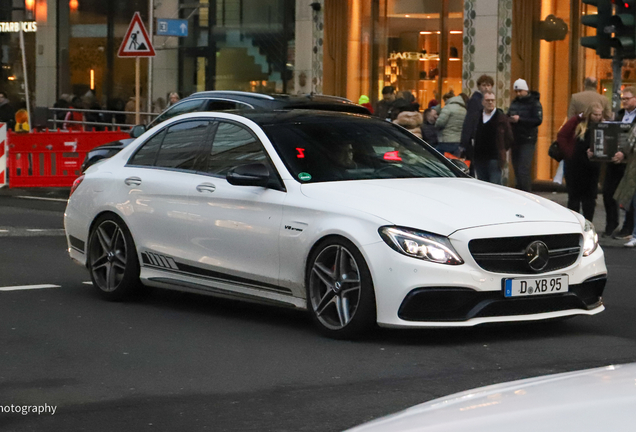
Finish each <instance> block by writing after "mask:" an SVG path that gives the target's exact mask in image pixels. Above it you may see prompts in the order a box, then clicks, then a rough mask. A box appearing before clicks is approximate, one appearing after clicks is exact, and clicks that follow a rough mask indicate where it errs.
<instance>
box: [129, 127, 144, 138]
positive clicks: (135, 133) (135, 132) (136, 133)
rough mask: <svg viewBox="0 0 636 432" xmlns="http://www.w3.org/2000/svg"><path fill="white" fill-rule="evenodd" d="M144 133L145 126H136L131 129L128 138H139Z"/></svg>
mask: <svg viewBox="0 0 636 432" xmlns="http://www.w3.org/2000/svg"><path fill="white" fill-rule="evenodd" d="M144 132H146V126H145V125H137V126H135V127H133V128H132V129H131V130H130V137H131V138H139V137H140V136H142V135H143V134H144Z"/></svg>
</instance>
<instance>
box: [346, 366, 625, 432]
mask: <svg viewBox="0 0 636 432" xmlns="http://www.w3.org/2000/svg"><path fill="white" fill-rule="evenodd" d="M634 379H636V364H634V363H631V364H627V365H617V366H607V367H603V368H595V369H587V370H582V371H576V372H567V373H562V374H556V375H547V376H543V377H537V378H530V379H525V380H520V381H512V382H508V383H502V384H495V385H492V386H488V387H482V388H478V389H474V390H469V391H465V392H462V393H457V394H455V395H451V396H447V397H444V398H441V399H436V400H433V401H430V402H427V403H423V404H421V405H416V406H414V407H412V408H409V409H407V410H405V411H402V412H400V413H397V414H394V415H392V416H387V417H385V418H381V419H378V420H375V421H373V422H371V423H368V424H366V425H362V426H360V427H358V428H354V429H352V430H351V431H356V432H363V431H364V432H372V431H373V432H388V431H410V432H416V431H422V432H424V431H426V432H438V431H439V432H442V431H451V430H452V431H457V430H469V431H471V432H504V431H506V432H507V431H513V430H514V431H520V432H526V431H556V430H558V431H562V432H574V431H576V432H580V431H596V430H604V431H605V430H606V431H615V430H626V428H625V425H628V424H633V423H634V421H636V412H635V411H634V409H633V407H634V406H635V404H636V392H635V391H634ZM601 413H602V414H601ZM628 429H629V428H628Z"/></svg>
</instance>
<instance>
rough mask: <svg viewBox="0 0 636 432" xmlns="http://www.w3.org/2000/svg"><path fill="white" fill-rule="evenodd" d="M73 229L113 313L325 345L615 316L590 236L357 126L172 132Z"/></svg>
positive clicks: (232, 123) (436, 158)
mask: <svg viewBox="0 0 636 432" xmlns="http://www.w3.org/2000/svg"><path fill="white" fill-rule="evenodd" d="M64 223H65V228H66V236H67V240H68V252H69V254H70V256H71V258H73V259H74V260H76V261H78V262H79V263H81V264H82V265H85V266H86V267H87V268H88V271H89V273H90V275H91V279H92V281H93V285H94V286H95V287H96V288H97V289H98V290H99V292H101V293H102V294H103V296H104V297H105V298H107V299H110V300H122V299H125V298H127V297H129V296H131V295H134V294H136V293H138V292H140V291H141V290H142V288H143V287H144V286H151V287H161V288H169V289H176V290H183V291H190V292H195V293H203V294H211V295H217V296H223V297H235V298H240V299H245V300H250V301H259V302H263V303H268V304H279V305H283V306H289V307H294V308H299V309H307V310H308V311H309V313H310V314H311V316H312V318H313V320H314V322H315V323H316V325H317V326H318V328H319V329H320V330H322V331H323V332H324V333H326V334H327V335H329V336H332V337H342V338H349V337H354V336H356V335H359V334H360V333H362V332H364V331H365V330H367V329H369V328H370V327H373V326H374V325H376V324H377V325H379V326H383V327H459V326H474V325H477V324H484V323H494V322H510V321H532V320H546V319H555V318H563V317H567V316H572V315H594V314H597V313H599V312H601V311H602V310H603V309H604V306H603V301H602V294H603V289H604V288H605V282H606V278H607V270H606V267H605V262H604V256H603V251H602V250H601V248H600V247H598V237H597V235H596V232H595V231H594V227H593V225H592V224H591V223H590V222H589V221H586V220H585V219H584V218H583V217H582V216H580V215H579V214H577V213H573V212H572V211H570V210H567V209H565V208H563V207H561V206H560V205H558V204H555V203H553V202H551V201H549V200H545V199H542V198H540V197H538V196H536V195H533V194H530V193H525V192H520V191H517V190H513V189H510V188H507V187H503V186H496V185H492V184H489V183H486V182H482V181H479V180H475V179H473V178H470V177H468V176H467V175H465V174H463V172H462V170H461V169H459V168H458V167H457V166H456V165H455V164H453V163H451V162H450V161H449V160H447V159H445V158H444V157H443V156H441V155H440V154H439V153H437V152H436V151H435V150H433V149H432V148H431V147H429V146H428V145H427V144H425V143H424V142H423V141H421V140H419V139H418V138H416V137H415V136H414V135H412V134H410V133H409V132H407V131H406V130H404V129H402V128H400V127H399V126H396V125H394V124H391V123H387V122H385V121H382V120H378V119H373V118H369V117H367V116H363V115H357V114H339V113H329V112H321V111H306V110H304V111H293V110H292V111H278V112H268V113H264V112H260V113H259V112H251V113H246V114H245V113H244V114H236V113H203V112H201V113H192V114H185V115H182V116H178V117H175V118H172V119H170V120H168V121H166V122H164V123H162V124H161V125H159V126H157V127H155V128H153V129H152V130H150V131H148V132H146V133H144V134H143V135H142V136H140V137H139V138H137V139H136V140H135V142H133V143H131V144H130V145H128V146H127V147H126V148H124V149H123V150H122V151H121V152H120V153H118V154H117V155H115V156H113V157H112V158H110V159H107V160H104V161H100V162H98V163H97V164H95V165H94V166H92V167H90V168H89V169H88V170H87V172H86V173H85V175H84V176H82V177H80V178H78V179H77V181H76V182H75V184H74V186H73V190H72V192H71V197H70V199H69V201H68V206H67V209H66V213H65V219H64Z"/></svg>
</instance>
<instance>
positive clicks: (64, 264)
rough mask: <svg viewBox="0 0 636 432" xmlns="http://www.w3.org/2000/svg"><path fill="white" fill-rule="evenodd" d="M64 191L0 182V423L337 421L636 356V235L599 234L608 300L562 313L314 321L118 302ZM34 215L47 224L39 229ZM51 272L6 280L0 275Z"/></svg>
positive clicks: (254, 425) (116, 425)
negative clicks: (88, 256)
mask: <svg viewBox="0 0 636 432" xmlns="http://www.w3.org/2000/svg"><path fill="white" fill-rule="evenodd" d="M63 210H64V203H63V202H56V201H34V200H27V199H21V198H15V197H8V196H0V407H6V406H11V405H12V404H13V405H14V406H27V405H28V406H33V405H45V404H47V405H48V406H55V407H56V412H55V414H54V415H51V413H43V414H40V415H38V414H33V413H29V414H26V415H22V414H21V413H2V412H0V430H2V431H48V430H55V431H59V430H66V431H80V430H86V431H113V430H121V431H133V430H134V431H143V430H148V431H174V430H187V431H198V430H211V431H338V430H343V429H346V428H348V427H351V426H354V425H356V424H359V423H361V422H364V421H367V420H370V419H372V418H376V417H378V416H382V415H385V414H388V413H391V412H394V411H397V410H400V409H403V408H406V407H409V406H411V405H414V404H417V403H420V402H425V401H427V400H430V399H433V398H435V397H439V396H444V395H447V394H450V393H453V392H457V391H462V390H466V389H469V388H473V387H478V386H483V385H487V384H494V383H499V382H503V381H508V380H513V379H519V378H526V377H532V376H538V375H542V374H548V373H557V372H564V371H570V370H577V369H583V368H588V367H594V366H603V365H607V364H612V363H614V364H616V363H626V362H631V361H635V360H636V323H635V320H634V319H633V317H634V316H635V315H636V290H634V287H635V286H636V284H635V282H634V281H635V280H636V266H634V262H635V258H636V251H634V250H626V249H621V248H611V247H608V248H606V249H605V252H606V259H607V264H608V268H609V271H610V279H609V283H608V286H607V288H606V296H605V302H606V307H607V310H606V311H605V312H603V313H601V314H600V315H597V316H594V317H580V318H574V319H571V320H568V321H565V322H561V323H534V324H525V325H505V326H490V327H478V328H474V329H463V330H462V329H457V330H426V331H419V330H418V331H404V330H378V331H376V332H374V333H373V334H371V335H369V336H368V337H367V338H366V339H365V340H362V341H358V342H347V341H334V340H330V339H326V338H323V337H321V336H319V335H318V334H317V333H316V332H315V331H314V329H313V328H312V325H311V322H310V320H309V319H308V317H307V316H306V315H305V314H303V313H300V312H296V311H293V310H287V309H279V308H276V307H264V306H259V305H251V304H247V303H241V302H235V301H229V300H220V299H215V298H211V297H203V296H198V295H191V294H181V293H176V292H169V291H163V290H155V291H153V292H151V294H150V295H149V296H148V297H147V298H145V299H142V300H139V301H136V302H133V303H109V302H106V301H103V300H101V299H100V298H99V296H98V294H97V293H96V291H95V289H94V288H93V287H92V286H90V285H89V284H87V283H86V282H88V281H89V277H88V273H87V272H86V271H85V269H83V268H82V267H80V266H78V265H77V264H75V263H73V262H72V261H71V260H70V259H69V258H68V255H67V253H66V243H65V239H64V237H63V236H62V231H61V228H62V214H63ZM34 230H40V231H34ZM22 285H51V286H53V287H50V288H42V289H31V290H15V291H3V290H1V288H2V287H10V286H22Z"/></svg>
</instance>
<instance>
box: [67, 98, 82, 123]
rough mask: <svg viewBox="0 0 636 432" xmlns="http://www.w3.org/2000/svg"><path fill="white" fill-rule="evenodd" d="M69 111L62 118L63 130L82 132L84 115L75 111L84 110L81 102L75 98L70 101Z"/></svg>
mask: <svg viewBox="0 0 636 432" xmlns="http://www.w3.org/2000/svg"><path fill="white" fill-rule="evenodd" d="M69 108H70V110H69V111H68V112H67V113H66V116H65V117H64V126H63V127H64V129H66V130H68V131H82V130H84V126H83V123H84V114H82V112H81V111H75V110H79V109H82V108H84V107H83V106H82V100H81V99H80V98H79V97H77V96H75V97H73V99H72V100H71V104H70V106H69Z"/></svg>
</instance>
